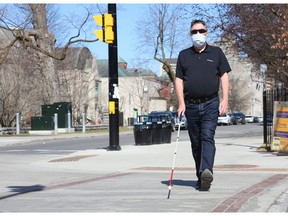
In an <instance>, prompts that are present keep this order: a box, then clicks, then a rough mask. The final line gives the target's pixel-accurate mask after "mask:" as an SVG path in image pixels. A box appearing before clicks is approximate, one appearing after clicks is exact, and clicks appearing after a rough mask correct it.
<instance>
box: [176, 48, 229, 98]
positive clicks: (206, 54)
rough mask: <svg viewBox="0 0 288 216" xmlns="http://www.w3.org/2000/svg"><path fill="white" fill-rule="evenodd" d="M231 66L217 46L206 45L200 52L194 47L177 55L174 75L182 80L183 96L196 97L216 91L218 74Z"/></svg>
mask: <svg viewBox="0 0 288 216" xmlns="http://www.w3.org/2000/svg"><path fill="white" fill-rule="evenodd" d="M230 71H231V68H230V65H229V63H228V61H227V58H226V57H225V55H224V53H223V51H222V49H221V48H219V47H215V46H210V45H208V44H207V45H206V48H205V50H204V51H202V52H201V53H198V52H197V51H196V50H195V49H194V47H193V46H192V47H190V48H188V49H185V50H182V51H181V52H180V53H179V55H178V60H177V66H176V77H178V78H180V79H182V80H183V82H184V98H185V100H187V99H189V98H190V99H191V98H193V99H198V98H205V97H209V96H211V95H213V94H216V93H218V91H219V84H220V76H221V75H222V74H223V73H225V72H227V73H228V72H230Z"/></svg>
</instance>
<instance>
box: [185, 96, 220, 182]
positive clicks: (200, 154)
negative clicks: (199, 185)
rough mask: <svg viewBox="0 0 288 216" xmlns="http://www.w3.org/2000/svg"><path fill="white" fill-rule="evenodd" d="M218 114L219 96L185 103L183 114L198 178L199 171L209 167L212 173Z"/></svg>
mask: <svg viewBox="0 0 288 216" xmlns="http://www.w3.org/2000/svg"><path fill="white" fill-rule="evenodd" d="M218 115H219V97H216V98H213V99H211V100H209V101H207V102H204V103H201V104H189V103H186V112H185V116H186V118H187V122H188V133H189V137H190V141H191V148H192V155H193V158H194V161H195V166H196V175H197V177H198V179H199V180H200V175H201V172H202V171H204V170H205V169H209V170H210V171H211V172H212V173H213V165H214V158H215V153H216V147H215V140H214V135H215V131H216V127H217V121H218Z"/></svg>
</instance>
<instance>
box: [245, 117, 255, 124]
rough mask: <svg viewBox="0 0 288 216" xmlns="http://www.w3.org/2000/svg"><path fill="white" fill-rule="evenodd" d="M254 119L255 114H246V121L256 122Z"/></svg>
mask: <svg viewBox="0 0 288 216" xmlns="http://www.w3.org/2000/svg"><path fill="white" fill-rule="evenodd" d="M254 119H255V118H254V116H252V115H246V116H245V121H246V123H253V122H255V120H254Z"/></svg>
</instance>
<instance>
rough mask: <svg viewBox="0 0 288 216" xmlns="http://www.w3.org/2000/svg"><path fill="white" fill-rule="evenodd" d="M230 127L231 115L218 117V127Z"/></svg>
mask: <svg viewBox="0 0 288 216" xmlns="http://www.w3.org/2000/svg"><path fill="white" fill-rule="evenodd" d="M223 124H224V125H231V124H232V123H231V115H230V114H224V115H219V117H218V125H223Z"/></svg>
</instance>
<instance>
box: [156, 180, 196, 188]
mask: <svg viewBox="0 0 288 216" xmlns="http://www.w3.org/2000/svg"><path fill="white" fill-rule="evenodd" d="M169 182H170V181H169V180H168V181H161V183H162V184H165V185H167V186H168V185H169ZM196 183H197V181H193V180H182V179H173V181H172V184H173V185H178V186H185V187H193V188H196Z"/></svg>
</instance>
